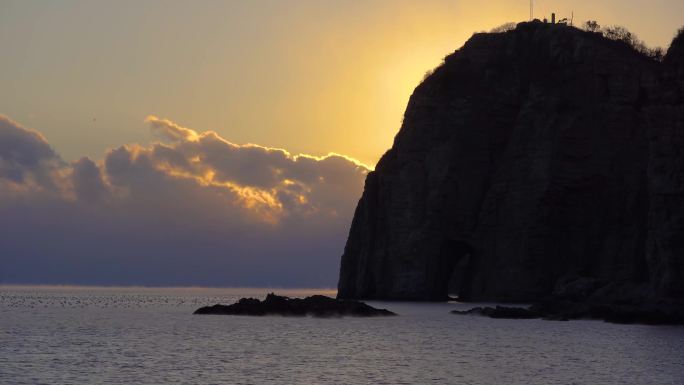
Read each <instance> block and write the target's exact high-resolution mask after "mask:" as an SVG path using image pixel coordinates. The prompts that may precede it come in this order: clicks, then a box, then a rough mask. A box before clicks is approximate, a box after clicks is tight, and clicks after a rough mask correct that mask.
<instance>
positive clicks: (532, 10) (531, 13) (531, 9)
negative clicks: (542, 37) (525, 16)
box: [530, 0, 534, 21]
mask: <svg viewBox="0 0 684 385" xmlns="http://www.w3.org/2000/svg"><path fill="white" fill-rule="evenodd" d="M533 16H534V0H530V21H532V17H533Z"/></svg>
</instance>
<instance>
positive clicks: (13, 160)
mask: <svg viewBox="0 0 684 385" xmlns="http://www.w3.org/2000/svg"><path fill="white" fill-rule="evenodd" d="M62 165H63V162H62V160H61V159H60V158H59V156H57V154H56V153H55V152H54V150H53V149H52V148H51V147H50V145H49V144H48V142H47V140H45V138H44V137H43V135H41V134H40V133H39V132H37V131H33V130H30V129H27V128H24V127H21V126H20V125H19V124H18V123H16V122H14V121H12V120H11V119H9V118H8V117H6V116H4V115H0V181H1V182H3V183H2V185H0V186H2V187H3V190H4V191H8V190H9V189H10V188H12V189H18V188H21V187H26V186H29V185H31V186H33V187H34V188H37V187H40V188H46V189H53V188H55V187H56V184H55V172H56V170H58V169H59V168H60V167H61V166H62Z"/></svg>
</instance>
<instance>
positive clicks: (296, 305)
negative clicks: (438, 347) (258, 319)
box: [193, 293, 395, 317]
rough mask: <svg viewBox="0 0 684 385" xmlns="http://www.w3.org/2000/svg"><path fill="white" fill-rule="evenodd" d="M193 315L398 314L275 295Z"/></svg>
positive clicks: (361, 305) (353, 304) (320, 298)
mask: <svg viewBox="0 0 684 385" xmlns="http://www.w3.org/2000/svg"><path fill="white" fill-rule="evenodd" d="M193 314H224V315H251V316H266V315H281V316H299V317H303V316H307V315H309V316H313V317H343V316H354V317H374V316H389V315H395V314H394V313H392V312H391V311H389V310H385V309H376V308H374V307H372V306H369V305H367V304H365V303H363V302H359V301H353V300H340V299H334V298H330V297H326V296H323V295H312V296H310V297H306V298H304V299H301V298H288V297H283V296H279V295H275V294H273V293H271V294H268V295H267V296H266V299H264V300H263V301H259V300H258V299H255V298H242V299H240V300H239V301H238V302H236V303H234V304H232V305H218V304H217V305H214V306H205V307H202V308H199V309H197V310H195V312H194V313H193Z"/></svg>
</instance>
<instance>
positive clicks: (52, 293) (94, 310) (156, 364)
mask: <svg viewBox="0 0 684 385" xmlns="http://www.w3.org/2000/svg"><path fill="white" fill-rule="evenodd" d="M272 291H274V292H276V293H277V294H281V295H287V296H291V297H303V296H308V295H312V294H324V295H330V296H334V295H335V291H334V290H320V289H313V290H310V289H301V290H285V289H278V290H276V289H267V288H264V289H257V288H245V289H243V288H143V287H73V286H0V383H1V384H12V385H19V384H279V385H282V384H505V385H511V384H678V385H681V384H684V327H681V326H646V325H617V324H610V323H605V322H601V321H569V322H562V321H544V320H500V319H489V318H483V317H478V316H464V315H454V314H450V313H449V312H450V311H451V310H454V309H460V310H463V309H467V308H470V307H472V306H473V304H462V303H457V302H452V303H409V302H376V301H371V302H369V303H370V304H371V305H373V306H375V307H381V308H386V309H389V310H391V311H393V312H396V313H397V314H398V316H396V317H379V318H312V317H295V318H290V317H278V316H272V317H271V316H267V317H248V316H227V315H193V314H192V313H193V311H194V310H195V309H197V308H198V307H201V306H205V305H212V304H216V303H223V304H228V303H232V302H234V301H236V300H238V299H239V298H241V297H254V298H263V297H265V296H266V294H267V293H269V292H272Z"/></svg>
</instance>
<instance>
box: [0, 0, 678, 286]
mask: <svg viewBox="0 0 684 385" xmlns="http://www.w3.org/2000/svg"><path fill="white" fill-rule="evenodd" d="M535 3H536V5H535V17H539V18H543V17H545V16H547V17H550V13H551V12H552V11H555V12H556V14H557V15H558V17H559V18H562V17H568V18H570V17H571V14H572V13H573V12H574V20H575V24H580V23H582V22H583V21H585V20H587V19H595V20H598V22H599V23H601V24H603V25H613V24H620V25H623V26H625V27H627V28H628V29H630V30H631V31H633V32H635V33H636V34H637V35H638V36H639V37H640V38H641V39H643V40H644V41H645V42H646V43H647V44H648V45H650V46H662V47H665V48H667V46H668V45H669V42H670V40H671V39H672V37H673V35H674V33H675V31H676V30H677V29H678V28H679V27H681V26H682V25H684V19H683V18H682V15H684V2H683V1H681V0H656V1H637V0H606V1H595V0H593V1H592V0H577V1H541V0H540V1H536V2H535ZM528 17H529V2H528V1H526V0H521V1H512V0H493V1H481V2H472V1H471V2H466V1H460V0H450V1H397V0H392V1H389V0H388V1H321V0H311V1H307V0H299V1H284V0H281V1H197V2H194V1H193V2H190V1H171V0H163V1H162V0H160V1H153V0H144V1H140V0H135V1H128V0H121V1H93V0H87V1H50V2H44V1H26V0H20V1H8V0H0V52H2V61H1V63H2V64H1V66H2V71H0V90H2V92H0V231H2V232H3V239H2V240H0V283H2V282H9V283H21V282H27V283H41V282H44V283H88V284H155V285H156V284H159V285H162V284H164V285H166V284H170V285H187V284H206V285H285V286H298V285H300V286H328V287H331V286H334V285H335V283H336V274H337V269H338V266H339V265H338V264H339V256H340V255H341V254H342V249H343V247H344V241H345V240H346V235H347V230H348V227H349V223H350V221H351V218H352V215H353V210H354V207H355V205H356V202H357V201H358V198H359V196H360V193H361V191H362V188H363V180H364V178H365V175H366V173H367V172H368V171H369V170H370V169H372V167H374V165H375V163H376V162H377V161H378V159H379V157H380V156H381V155H382V154H383V153H384V152H385V151H386V150H387V149H388V148H389V147H390V146H391V144H392V139H393V137H394V135H395V134H396V133H397V131H398V130H399V127H400V125H401V120H402V114H403V110H404V108H405V107H406V103H407V101H408V98H409V96H410V94H411V92H412V90H413V88H414V87H415V86H416V85H417V84H418V83H419V82H420V80H421V79H422V77H423V76H424V74H425V72H427V71H428V70H430V69H432V68H434V67H435V66H437V65H439V63H440V62H441V60H442V58H443V57H444V56H445V55H447V54H449V53H451V52H453V51H454V50H456V49H458V48H459V47H460V46H461V45H462V44H463V43H464V42H465V41H466V40H467V39H468V38H469V37H470V36H471V35H472V34H473V32H477V31H485V30H490V29H491V28H493V27H496V26H498V25H501V24H503V23H505V22H509V21H523V20H525V19H527V18H528ZM124 145H125V146H124ZM301 154H303V155H301ZM329 154H330V155H329ZM36 266H40V267H39V268H36ZM303 266H304V267H303Z"/></svg>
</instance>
